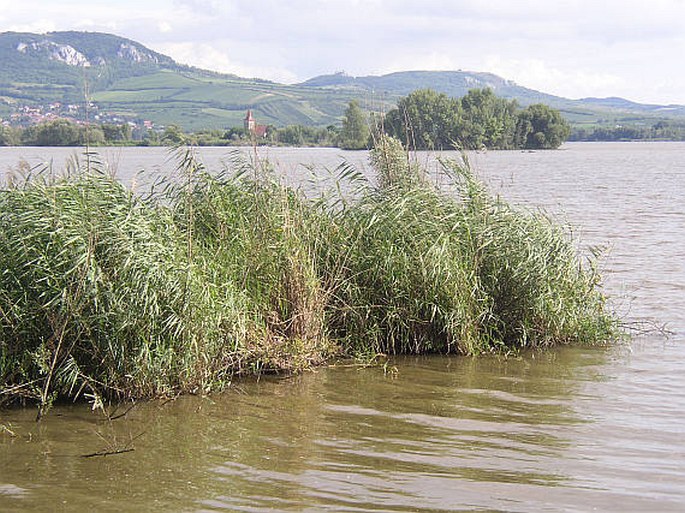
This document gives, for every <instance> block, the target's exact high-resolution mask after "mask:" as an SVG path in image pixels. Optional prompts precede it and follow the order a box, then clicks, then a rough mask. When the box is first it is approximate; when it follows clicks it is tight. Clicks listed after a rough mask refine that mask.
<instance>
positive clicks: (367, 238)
mask: <svg viewBox="0 0 685 513" xmlns="http://www.w3.org/2000/svg"><path fill="white" fill-rule="evenodd" d="M179 159H180V161H179V176H177V177H175V178H174V179H173V180H170V181H169V182H167V183H166V184H162V185H164V186H163V187H158V188H157V191H158V192H156V193H154V194H150V195H148V196H145V197H142V196H140V195H136V194H134V193H133V192H131V191H130V190H127V189H126V188H125V187H124V186H123V185H122V184H121V183H119V182H117V181H116V180H115V179H114V178H112V177H110V176H108V175H107V173H104V172H101V171H99V170H98V167H97V166H94V165H92V164H90V165H89V166H87V169H81V170H80V171H78V172H75V173H70V174H68V175H65V176H62V177H57V178H55V177H47V176H46V175H42V176H38V177H34V178H32V179H30V180H25V181H23V182H19V183H17V182H15V183H13V184H12V185H10V186H8V187H6V188H4V189H3V190H1V191H0V269H2V272H1V273H0V386H1V387H2V388H1V389H0V392H1V395H0V402H2V401H8V400H12V399H17V398H19V399H31V400H37V401H38V402H39V404H40V405H41V410H44V409H45V408H46V407H48V406H49V405H50V403H51V402H52V401H53V400H54V399H55V398H57V397H74V398H75V397H79V396H87V397H90V398H91V399H92V400H93V401H101V400H102V399H103V398H105V397H114V398H128V397H154V396H161V395H171V394H176V393H208V392H211V391H213V390H218V389H221V388H223V387H225V386H227V385H228V383H230V381H231V379H232V378H233V377H234V376H235V375H236V374H244V373H254V372H263V371H283V370H285V371H296V370H301V369H305V368H308V367H311V366H313V365H317V364H320V363H322V362H324V361H326V360H327V359H328V358H330V357H331V356H333V355H347V356H358V355H374V354H378V353H424V352H439V353H449V352H454V353H461V354H468V355H474V354H482V353H489V352H502V351H516V350H520V349H521V348H526V347H541V346H552V345H555V344H567V343H586V344H597V343H602V342H606V341H610V340H613V339H614V338H616V336H617V335H618V334H619V327H618V322H617V319H616V318H615V317H614V316H613V315H612V313H611V312H610V311H608V308H607V305H606V298H605V296H604V295H603V293H602V291H601V287H600V275H599V273H598V272H597V269H596V265H595V263H594V262H593V261H591V260H586V259H584V258H583V257H582V256H581V255H579V254H578V253H577V251H576V249H575V246H574V241H573V239H572V238H571V237H570V231H569V230H567V229H564V228H563V227H560V226H558V225H556V224H555V223H554V222H553V221H552V220H550V219H549V218H547V217H545V216H543V215H541V214H536V213H530V212H525V211H520V210H517V209H514V208H512V207H511V206H510V205H508V204H507V203H505V202H504V201H502V200H500V199H498V198H495V197H493V196H491V195H490V194H489V193H488V191H487V190H486V188H485V186H484V185H483V184H482V183H481V182H479V181H478V180H477V179H476V177H475V176H474V174H473V173H472V171H471V170H470V168H469V166H468V163H467V162H466V161H465V160H462V161H459V162H456V161H445V162H443V163H442V164H443V173H444V174H445V175H446V176H448V177H449V178H450V180H451V186H450V187H447V188H446V189H442V190H440V189H438V188H436V187H435V186H433V185H431V184H430V183H429V182H428V180H427V179H426V178H425V176H424V172H423V170H422V169H420V167H418V166H417V165H415V164H414V163H412V162H411V159H409V158H408V156H407V154H406V152H405V151H404V150H403V149H402V147H401V145H400V143H398V142H397V141H395V140H393V139H390V138H386V137H385V136H384V137H383V138H382V139H381V140H379V141H378V143H377V145H376V149H375V150H373V151H372V157H371V160H372V165H373V168H374V169H375V171H376V173H377V174H376V176H375V177H374V179H373V180H366V179H363V178H361V175H360V173H357V172H355V171H354V170H353V169H350V167H349V166H343V167H342V168H341V173H340V175H339V177H338V178H339V180H340V181H346V182H348V183H347V184H346V187H344V188H346V189H347V190H349V189H350V188H352V189H354V194H352V196H351V197H349V196H345V197H344V196H343V195H342V193H338V194H335V193H333V194H328V195H325V196H322V197H317V198H310V197H309V198H308V197H305V196H304V195H303V194H302V193H301V192H300V191H299V190H297V189H293V188H290V187H286V186H284V185H282V184H281V183H280V182H279V180H278V179H277V177H276V175H275V174H274V173H273V171H272V170H271V169H270V168H269V164H268V163H265V162H248V161H245V160H240V161H236V162H235V163H234V165H233V166H232V168H231V170H230V171H224V172H221V173H210V172H208V171H207V170H205V169H204V168H203V167H202V165H201V164H200V163H199V162H198V161H197V159H195V158H194V157H193V155H192V153H191V152H184V153H180V154H179ZM342 189H343V187H339V188H338V191H340V190H342Z"/></svg>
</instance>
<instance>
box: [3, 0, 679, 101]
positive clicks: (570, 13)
mask: <svg viewBox="0 0 685 513" xmlns="http://www.w3.org/2000/svg"><path fill="white" fill-rule="evenodd" d="M7 30H13V31H30V32H46V31H52V30H88V31H101V32H110V33H114V34H117V35H120V36H124V37H128V38H131V39H134V40H136V41H138V42H140V43H142V44H144V45H146V46H148V47H150V48H152V49H153V50H156V51H158V52H161V53H164V54H167V55H169V56H171V57H173V58H174V59H175V60H177V61H178V62H181V63H184V64H191V65H194V66H198V67H201V68H206V69H212V70H216V71H223V72H229V73H235V74H237V75H240V76H244V77H259V78H266V79H271V80H275V81H279V82H286V83H293V82H299V81H303V80H306V79H307V78H311V77H313V76H316V75H321V74H327V73H333V72H336V71H345V72H347V73H348V74H350V75H355V76H359V75H367V74H372V75H378V74H384V73H389V72H392V71H402V70H457V69H462V70H469V71H490V72H493V73H496V74H498V75H500V76H502V77H504V78H508V79H511V80H514V81H515V82H517V83H518V84H520V85H523V86H526V87H531V88H533V89H538V90H540V91H544V92H547V93H552V94H557V95H560V96H565V97H568V98H582V97H587V96H600V97H604V96H622V97H624V98H628V99H631V100H635V101H641V102H652V103H663V104H667V103H679V104H685V0H641V1H633V0H542V1H539V0H520V1H519V0H482V1H476V0H116V1H100V0H65V1H59V0H46V1H39V0H0V31H7ZM0 65H1V64H0Z"/></svg>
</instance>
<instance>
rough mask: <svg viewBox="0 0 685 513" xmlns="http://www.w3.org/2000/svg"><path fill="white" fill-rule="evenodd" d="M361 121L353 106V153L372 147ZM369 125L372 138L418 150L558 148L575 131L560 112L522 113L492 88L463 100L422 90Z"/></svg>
mask: <svg viewBox="0 0 685 513" xmlns="http://www.w3.org/2000/svg"><path fill="white" fill-rule="evenodd" d="M359 117H360V110H359V108H358V106H355V105H354V102H352V103H350V107H349V108H348V110H347V111H346V113H345V117H344V119H343V128H342V134H343V136H344V137H343V142H346V143H349V144H347V147H349V148H361V147H363V143H364V144H366V145H369V142H368V141H364V133H363V131H362V130H361V129H360V128H359V126H360V123H359ZM371 125H372V130H371V132H370V136H371V138H373V133H374V131H380V132H384V133H386V134H388V135H391V136H393V137H395V138H397V139H399V140H400V141H402V142H403V143H404V144H405V146H406V147H407V148H410V149H415V150H448V149H455V148H458V149H481V148H487V149H518V148H530V149H549V148H558V147H559V146H560V145H561V144H562V143H563V142H564V141H565V140H566V139H567V138H568V136H569V134H570V132H571V129H570V126H569V124H568V123H567V122H566V120H565V119H564V118H563V117H562V116H561V114H560V113H559V111H557V110H555V109H552V108H550V107H548V106H547V105H543V104H535V105H530V106H528V107H526V108H523V109H521V108H519V106H518V103H517V102H516V101H515V100H507V99H505V98H500V97H498V96H496V95H495V94H494V93H493V92H492V90H491V89H472V90H471V91H469V92H468V93H467V94H466V95H465V96H463V97H462V98H452V97H449V96H447V95H446V94H443V93H438V92H436V91H433V90H431V89H420V90H417V91H414V92H413V93H411V94H409V95H408V96H406V97H404V98H401V99H400V100H399V101H398V103H397V107H396V108H394V109H392V110H390V111H389V112H388V113H387V114H385V115H384V116H380V117H376V119H375V120H373V119H372V123H371Z"/></svg>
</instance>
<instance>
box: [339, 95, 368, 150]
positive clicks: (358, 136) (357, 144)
mask: <svg viewBox="0 0 685 513" xmlns="http://www.w3.org/2000/svg"><path fill="white" fill-rule="evenodd" d="M339 137H340V143H339V145H340V147H341V148H342V149H344V150H363V149H366V148H367V147H368V142H369V124H368V121H367V119H366V116H365V115H364V112H363V111H362V109H361V107H360V106H359V102H357V101H356V100H352V101H351V102H350V103H349V105H348V107H347V109H346V110H345V114H344V115H343V121H342V130H340V134H339Z"/></svg>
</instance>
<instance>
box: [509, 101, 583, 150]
mask: <svg viewBox="0 0 685 513" xmlns="http://www.w3.org/2000/svg"><path fill="white" fill-rule="evenodd" d="M570 134H571V127H570V126H569V124H568V122H567V121H566V120H565V119H564V118H563V117H561V114H560V113H559V111H558V110H555V109H552V108H550V107H548V106H547V105H543V104H541V103H536V104H534V105H529V106H528V107H526V108H525V109H523V110H522V111H521V112H520V113H519V116H518V121H517V123H516V139H517V142H518V143H519V145H520V146H521V147H523V148H529V149H555V148H558V147H559V146H561V144H562V143H563V142H564V141H565V140H566V139H568V136H569V135H570Z"/></svg>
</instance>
